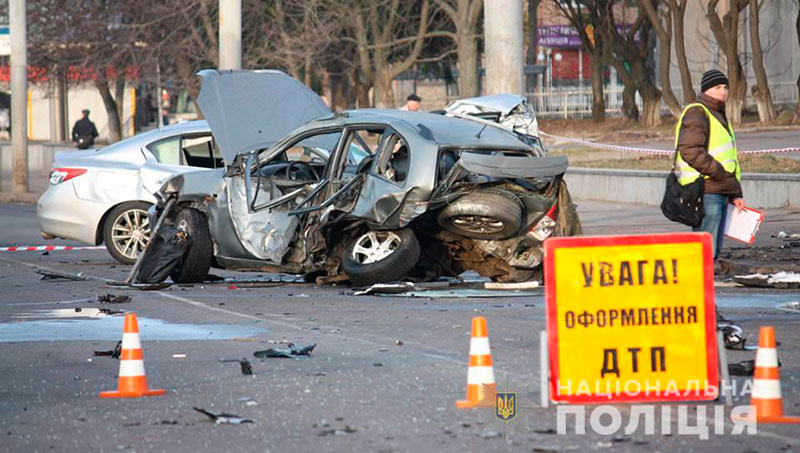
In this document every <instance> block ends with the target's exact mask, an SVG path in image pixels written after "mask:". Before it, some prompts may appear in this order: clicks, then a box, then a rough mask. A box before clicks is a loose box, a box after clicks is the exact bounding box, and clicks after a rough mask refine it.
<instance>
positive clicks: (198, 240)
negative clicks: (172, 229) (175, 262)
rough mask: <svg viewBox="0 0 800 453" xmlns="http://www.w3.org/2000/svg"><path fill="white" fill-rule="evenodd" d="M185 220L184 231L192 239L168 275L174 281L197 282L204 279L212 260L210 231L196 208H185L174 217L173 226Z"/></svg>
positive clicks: (204, 218)
mask: <svg viewBox="0 0 800 453" xmlns="http://www.w3.org/2000/svg"><path fill="white" fill-rule="evenodd" d="M182 222H186V232H187V233H188V235H189V238H190V239H191V240H192V244H191V245H190V246H189V250H187V251H186V254H185V255H183V260H182V261H181V264H180V265H179V266H178V267H176V268H175V269H174V270H173V271H172V272H170V274H169V276H170V278H172V281H173V282H175V283H199V282H202V281H204V280H205V279H206V277H207V276H208V270H209V269H211V262H212V261H213V260H214V250H213V247H214V246H213V244H212V242H211V233H209V231H208V220H207V219H206V215H205V214H203V213H202V212H200V211H198V210H197V209H191V208H185V209H183V210H181V211H180V212H179V213H178V215H177V216H176V217H175V226H179V225H181V223H182Z"/></svg>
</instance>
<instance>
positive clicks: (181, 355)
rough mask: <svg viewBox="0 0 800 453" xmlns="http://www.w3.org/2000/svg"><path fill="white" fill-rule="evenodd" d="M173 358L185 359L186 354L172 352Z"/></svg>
mask: <svg viewBox="0 0 800 453" xmlns="http://www.w3.org/2000/svg"><path fill="white" fill-rule="evenodd" d="M172 358H173V359H185V358H186V354H172Z"/></svg>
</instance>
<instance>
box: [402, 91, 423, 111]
mask: <svg viewBox="0 0 800 453" xmlns="http://www.w3.org/2000/svg"><path fill="white" fill-rule="evenodd" d="M420 102H422V98H421V97H419V96H417V94H416V93H411V94H409V95H408V97H407V98H406V105H405V106H403V108H401V109H400V110H408V111H409V112H419V103H420Z"/></svg>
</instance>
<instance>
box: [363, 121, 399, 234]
mask: <svg viewBox="0 0 800 453" xmlns="http://www.w3.org/2000/svg"><path fill="white" fill-rule="evenodd" d="M410 168H411V150H410V149H409V146H408V141H407V140H406V139H405V138H403V136H402V135H400V133H399V132H397V130H396V129H395V128H393V127H391V126H387V127H386V128H385V129H384V131H383V133H382V134H381V138H380V141H379V143H378V147H377V150H376V153H375V157H374V159H373V161H372V163H371V165H370V169H369V172H368V173H367V175H366V179H365V181H364V185H363V187H362V189H361V195H360V196H359V198H358V201H357V203H356V205H355V208H354V209H353V215H356V216H359V217H364V218H367V219H370V220H372V221H373V222H376V223H382V222H384V221H385V220H386V219H388V218H389V217H391V216H392V215H393V214H394V213H395V212H396V211H397V210H398V209H399V208H400V206H401V204H402V202H403V199H404V197H405V193H406V192H405V190H404V188H405V185H406V180H407V178H408V173H409V171H410Z"/></svg>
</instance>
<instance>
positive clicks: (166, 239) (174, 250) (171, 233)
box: [136, 226, 192, 283]
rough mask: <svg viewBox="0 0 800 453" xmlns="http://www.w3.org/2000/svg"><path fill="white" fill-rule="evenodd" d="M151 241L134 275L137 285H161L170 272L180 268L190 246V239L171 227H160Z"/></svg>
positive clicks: (183, 232) (184, 233)
mask: <svg viewBox="0 0 800 453" xmlns="http://www.w3.org/2000/svg"><path fill="white" fill-rule="evenodd" d="M152 241H153V242H152V243H151V244H150V246H149V247H147V250H146V251H145V255H144V258H142V266H141V267H140V268H139V273H138V274H136V281H137V282H138V283H161V282H163V281H164V280H166V279H167V277H169V274H170V272H172V271H173V269H175V268H176V267H178V266H180V264H181V261H182V260H183V255H184V254H186V251H187V250H189V246H190V245H191V244H192V239H191V238H190V237H189V236H188V235H187V234H186V232H185V231H183V230H179V229H178V228H175V227H171V226H165V227H162V228H161V230H160V231H159V232H158V234H157V235H156V236H155V237H154V238H153V239H152Z"/></svg>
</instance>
